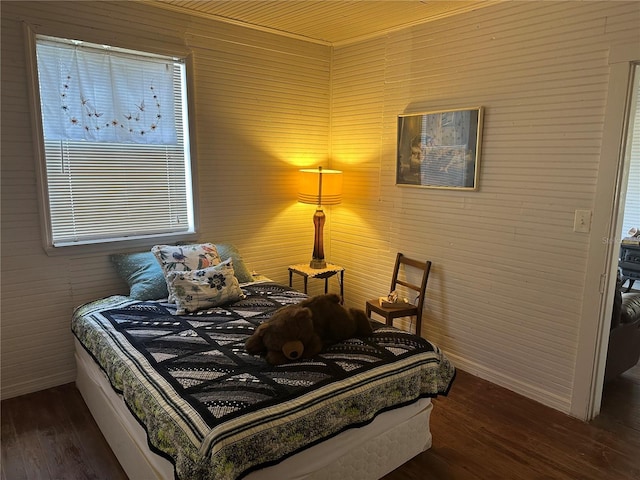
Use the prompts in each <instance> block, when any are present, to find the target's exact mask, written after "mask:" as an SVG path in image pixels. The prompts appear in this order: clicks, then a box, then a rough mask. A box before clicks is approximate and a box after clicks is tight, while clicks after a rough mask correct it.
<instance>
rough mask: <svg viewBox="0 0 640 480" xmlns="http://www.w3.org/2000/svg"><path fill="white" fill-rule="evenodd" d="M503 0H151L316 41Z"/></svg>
mask: <svg viewBox="0 0 640 480" xmlns="http://www.w3.org/2000/svg"><path fill="white" fill-rule="evenodd" d="M498 1H500V0H451V1H440V0H437V1H436V0H422V1H417V0H356V1H343V0H223V1H217V0H208V1H207V0H150V3H152V4H153V5H155V6H158V7H162V8H167V9H171V10H174V11H182V12H186V13H190V14H192V15H198V16H203V17H208V18H214V19H217V20H221V21H226V22H230V23H237V24H241V25H245V26H249V27H252V28H258V29H262V30H267V31H273V32H276V33H279V34H282V35H288V36H293V37H298V38H304V39H307V40H309V41H313V42H316V43H322V44H328V45H336V44H346V43H351V42H354V41H357V40H362V39H365V38H370V37H373V36H377V35H380V34H382V33H385V32H389V31H393V30H398V29H400V28H405V27H408V26H411V25H417V24H420V23H425V22H429V21H432V20H437V19H439V18H444V17H448V16H451V15H457V14H460V13H464V12H468V11H470V10H475V9H478V8H483V7H486V6H488V5H493V4H495V3H498Z"/></svg>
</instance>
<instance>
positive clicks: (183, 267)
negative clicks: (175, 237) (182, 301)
mask: <svg viewBox="0 0 640 480" xmlns="http://www.w3.org/2000/svg"><path fill="white" fill-rule="evenodd" d="M151 252H152V253H153V255H154V256H155V257H156V260H157V261H158V263H159V264H160V268H162V273H163V274H164V277H165V280H166V281H167V288H168V289H169V302H175V298H174V297H173V294H172V293H171V289H170V288H169V280H168V278H167V275H168V274H169V273H171V272H187V271H191V270H202V269H203V268H208V267H212V266H214V265H218V264H219V263H220V255H219V254H218V250H217V249H216V246H215V245H214V244H213V243H196V244H191V245H155V246H153V247H152V248H151Z"/></svg>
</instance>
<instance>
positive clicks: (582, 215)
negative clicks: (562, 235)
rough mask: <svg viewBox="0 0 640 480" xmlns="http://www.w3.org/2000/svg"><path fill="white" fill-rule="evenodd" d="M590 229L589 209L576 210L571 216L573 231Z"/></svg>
mask: <svg viewBox="0 0 640 480" xmlns="http://www.w3.org/2000/svg"><path fill="white" fill-rule="evenodd" d="M590 230H591V210H576V214H575V216H574V218H573V231H574V232H580V233H589V231H590Z"/></svg>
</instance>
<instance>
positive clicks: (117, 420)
mask: <svg viewBox="0 0 640 480" xmlns="http://www.w3.org/2000/svg"><path fill="white" fill-rule="evenodd" d="M75 352H76V353H75V357H76V365H77V371H78V374H77V379H76V385H77V387H78V389H79V390H80V393H81V394H82V396H83V398H84V400H85V402H86V404H87V406H88V407H89V409H90V411H91V413H92V415H93V417H94V418H95V420H96V422H97V423H98V426H99V427H100V430H101V431H102V433H103V434H104V436H105V438H106V439H107V441H108V443H109V445H110V446H111V449H112V450H113V451H114V453H115V455H116V457H117V458H118V460H119V461H120V464H121V465H122V467H123V469H124V470H125V472H126V473H127V475H128V476H129V477H130V478H131V479H145V480H152V479H158V480H171V479H173V478H174V466H173V464H172V463H171V462H170V461H169V460H168V459H166V458H164V457H161V456H160V455H157V454H156V453H154V452H152V451H151V450H150V449H149V447H148V444H147V434H146V432H145V430H144V429H143V428H142V426H141V425H140V423H139V422H138V421H137V420H136V419H135V417H134V416H133V415H132V414H131V412H130V411H129V409H128V408H127V406H126V405H125V403H124V401H123V399H122V396H121V395H119V394H117V393H116V392H115V390H113V388H112V387H111V385H110V384H109V380H108V379H107V377H106V375H105V374H104V371H102V370H101V369H100V367H99V366H98V365H97V364H96V363H95V361H94V360H93V358H91V356H90V355H89V354H88V353H87V352H86V350H85V349H84V348H83V347H82V345H80V343H79V342H78V341H77V340H75ZM432 409H433V405H432V403H431V399H430V398H421V399H418V400H417V401H416V402H414V403H412V404H410V405H407V406H406V407H402V408H398V409H394V410H391V411H388V412H384V413H381V414H380V415H378V416H377V417H376V418H375V419H374V421H373V422H371V423H370V424H369V425H365V426H363V427H360V428H353V429H349V430H346V431H344V432H342V433H340V434H339V435H337V436H335V437H333V438H330V439H328V440H325V441H324V442H321V443H319V444H317V445H314V446H312V447H309V448H308V449H305V450H302V451H301V452H299V453H297V454H296V455H293V456H291V457H289V458H287V459H285V460H283V461H282V462H280V463H278V464H276V465H273V466H270V467H265V468H263V469H260V470H256V471H254V472H252V473H250V474H249V475H247V476H246V479H245V480H326V479H335V478H340V479H341V480H375V479H379V478H381V477H383V476H384V475H386V474H387V473H389V472H391V471H393V470H394V469H396V468H397V467H398V466H400V465H402V464H403V463H405V462H406V461H408V460H410V459H411V458H413V457H414V456H415V455H418V454H419V453H420V452H423V451H425V450H427V449H429V448H430V447H431V440H432V437H431V432H430V430H429V419H430V415H431V410H432Z"/></svg>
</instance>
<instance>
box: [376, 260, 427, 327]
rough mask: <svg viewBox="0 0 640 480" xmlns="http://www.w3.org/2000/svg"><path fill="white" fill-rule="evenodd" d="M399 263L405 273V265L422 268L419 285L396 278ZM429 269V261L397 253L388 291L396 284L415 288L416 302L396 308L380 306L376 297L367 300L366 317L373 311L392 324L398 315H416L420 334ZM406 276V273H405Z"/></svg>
mask: <svg viewBox="0 0 640 480" xmlns="http://www.w3.org/2000/svg"><path fill="white" fill-rule="evenodd" d="M401 265H404V270H405V274H406V269H407V267H413V268H417V269H418V270H422V282H421V283H420V285H415V284H413V283H410V282H408V281H405V280H401V279H399V278H398V275H399V273H400V268H401ZM430 270H431V262H430V261H428V260H427V261H426V262H420V261H418V260H412V259H411V258H407V257H405V256H404V255H403V254H402V253H398V256H397V257H396V264H395V267H394V268H393V278H392V280H391V289H390V292H393V291H394V290H396V286H397V285H402V286H404V287H407V288H409V289H411V290H415V291H416V292H418V303H417V304H412V305H408V306H407V307H402V308H397V307H382V306H380V302H379V300H378V299H377V298H374V299H372V300H367V303H366V313H367V317H369V318H371V312H375V313H377V314H378V315H381V316H382V317H384V319H385V321H386V324H387V325H393V320H394V319H395V318H400V317H413V316H415V317H416V334H417V335H420V332H421V328H422V307H423V306H424V297H425V291H426V290H427V280H428V279H429V271H430ZM405 278H406V275H405Z"/></svg>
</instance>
